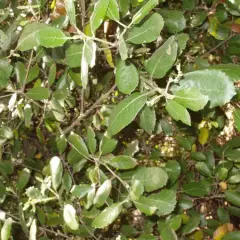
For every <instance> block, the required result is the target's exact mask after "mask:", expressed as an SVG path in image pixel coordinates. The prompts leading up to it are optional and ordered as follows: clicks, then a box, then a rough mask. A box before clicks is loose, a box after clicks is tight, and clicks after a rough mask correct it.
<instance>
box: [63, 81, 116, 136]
mask: <svg viewBox="0 0 240 240" xmlns="http://www.w3.org/2000/svg"><path fill="white" fill-rule="evenodd" d="M115 88H116V84H114V85H113V86H112V87H111V88H110V90H109V91H108V92H107V93H105V94H103V95H102V96H101V97H100V98H99V99H98V100H97V101H96V102H95V103H94V104H93V105H92V106H91V107H90V108H89V109H88V110H87V111H86V112H85V113H84V114H82V115H80V116H79V117H77V118H76V119H75V120H74V121H73V122H72V123H71V124H70V126H68V127H66V128H65V129H63V134H68V133H69V132H71V131H72V129H73V128H74V127H75V126H77V125H78V124H79V122H80V121H81V120H83V119H84V118H86V117H87V116H88V115H89V114H90V113H91V112H92V111H93V110H94V109H95V108H96V107H97V106H98V105H99V104H100V103H101V102H102V101H103V100H104V99H106V98H108V97H109V95H110V94H111V93H112V92H113V91H114V89H115Z"/></svg>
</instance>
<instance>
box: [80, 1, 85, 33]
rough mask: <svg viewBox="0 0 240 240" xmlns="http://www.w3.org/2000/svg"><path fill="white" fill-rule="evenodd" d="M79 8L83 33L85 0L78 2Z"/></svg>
mask: <svg viewBox="0 0 240 240" xmlns="http://www.w3.org/2000/svg"><path fill="white" fill-rule="evenodd" d="M80 7H81V13H82V18H81V20H82V30H83V31H84V27H85V14H86V5H85V0H80Z"/></svg>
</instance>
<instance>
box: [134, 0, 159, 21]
mask: <svg viewBox="0 0 240 240" xmlns="http://www.w3.org/2000/svg"><path fill="white" fill-rule="evenodd" d="M157 5H158V0H148V2H147V3H145V4H144V5H143V7H142V8H140V10H139V11H138V12H137V13H136V14H135V15H134V16H133V18H132V22H131V25H132V24H138V23H140V22H141V20H142V19H143V18H144V17H145V16H147V14H149V12H150V11H151V10H152V9H153V8H154V7H155V6H157Z"/></svg>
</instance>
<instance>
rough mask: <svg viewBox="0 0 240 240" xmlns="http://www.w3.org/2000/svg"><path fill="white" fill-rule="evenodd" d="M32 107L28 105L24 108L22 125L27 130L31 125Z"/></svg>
mask: <svg viewBox="0 0 240 240" xmlns="http://www.w3.org/2000/svg"><path fill="white" fill-rule="evenodd" d="M32 115H33V113H32V107H31V105H30V104H26V105H25V106H24V123H25V126H26V127H27V128H30V126H31V123H32Z"/></svg>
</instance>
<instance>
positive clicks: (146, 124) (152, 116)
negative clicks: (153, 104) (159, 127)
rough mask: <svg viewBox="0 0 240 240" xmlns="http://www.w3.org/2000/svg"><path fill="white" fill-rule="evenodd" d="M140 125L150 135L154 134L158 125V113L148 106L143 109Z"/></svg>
mask: <svg viewBox="0 0 240 240" xmlns="http://www.w3.org/2000/svg"><path fill="white" fill-rule="evenodd" d="M139 125H140V127H141V128H142V129H144V130H145V131H146V132H147V133H148V134H152V132H153V131H154V129H155V125H156V112H155V109H154V108H150V107H148V106H147V105H146V106H145V107H144V108H143V110H142V112H141V114H140V123H139Z"/></svg>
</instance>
